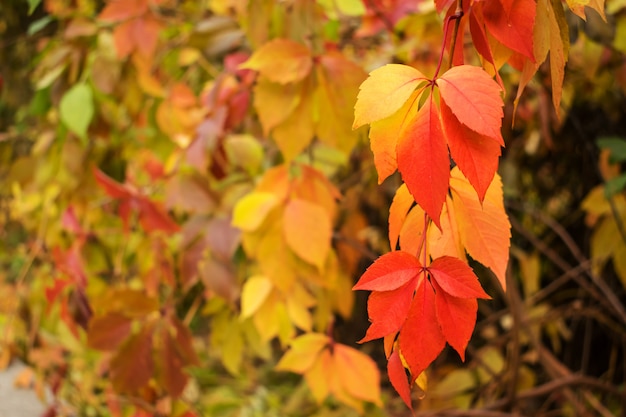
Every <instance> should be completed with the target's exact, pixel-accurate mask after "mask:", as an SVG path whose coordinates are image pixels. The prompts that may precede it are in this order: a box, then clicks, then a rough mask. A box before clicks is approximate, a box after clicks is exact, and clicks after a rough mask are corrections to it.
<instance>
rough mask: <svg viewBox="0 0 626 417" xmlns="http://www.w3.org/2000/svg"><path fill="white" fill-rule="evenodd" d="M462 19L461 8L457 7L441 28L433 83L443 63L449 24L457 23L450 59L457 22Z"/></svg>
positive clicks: (451, 52)
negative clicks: (440, 41)
mask: <svg viewBox="0 0 626 417" xmlns="http://www.w3.org/2000/svg"><path fill="white" fill-rule="evenodd" d="M462 17H463V8H462V7H459V6H458V5H457V8H456V10H455V11H454V14H453V15H451V16H448V17H447V18H446V21H445V23H444V26H443V42H442V43H441V53H440V54H439V62H438V63H437V69H436V70H435V75H433V81H434V80H436V79H437V76H438V75H439V71H440V70H441V64H442V63H443V54H444V52H445V50H446V41H447V40H448V32H449V31H450V22H451V21H453V20H455V21H456V23H457V24H456V25H455V26H454V38H453V41H454V42H453V44H452V46H451V47H450V59H452V56H453V54H454V44H455V43H456V34H457V32H458V30H459V25H458V22H459V21H460V20H461V18H462Z"/></svg>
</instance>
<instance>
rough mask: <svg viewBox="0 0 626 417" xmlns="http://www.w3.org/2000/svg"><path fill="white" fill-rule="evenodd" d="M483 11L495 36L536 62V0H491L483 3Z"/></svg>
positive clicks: (491, 32) (490, 30) (486, 22)
mask: <svg viewBox="0 0 626 417" xmlns="http://www.w3.org/2000/svg"><path fill="white" fill-rule="evenodd" d="M482 12H483V17H484V22H485V26H486V27H487V29H488V30H489V33H490V34H491V35H492V36H493V37H494V38H496V39H497V40H498V41H500V42H501V43H502V44H504V45H505V46H507V47H509V48H511V49H512V50H514V51H516V52H519V53H520V54H522V55H524V56H526V57H527V58H528V59H530V60H531V61H532V62H535V56H534V53H533V27H534V25H535V14H536V3H535V1H534V0H490V1H486V2H484V3H483V10H482Z"/></svg>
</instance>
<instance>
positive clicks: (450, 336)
mask: <svg viewBox="0 0 626 417" xmlns="http://www.w3.org/2000/svg"><path fill="white" fill-rule="evenodd" d="M468 268H469V267H468ZM435 288H436V290H437V295H436V296H435V305H436V310H437V320H438V322H439V324H440V326H441V331H442V333H443V335H444V337H445V338H446V340H447V342H448V343H449V344H450V346H452V347H453V348H454V350H456V351H457V352H458V354H459V356H460V357H461V360H463V361H464V360H465V348H466V347H467V344H468V342H469V340H470V338H471V337H472V332H473V331H474V326H475V325H476V312H477V311H478V303H477V301H476V299H475V298H458V297H454V296H453V295H450V294H449V293H447V292H446V291H445V290H443V289H442V288H441V287H440V286H439V285H438V283H435Z"/></svg>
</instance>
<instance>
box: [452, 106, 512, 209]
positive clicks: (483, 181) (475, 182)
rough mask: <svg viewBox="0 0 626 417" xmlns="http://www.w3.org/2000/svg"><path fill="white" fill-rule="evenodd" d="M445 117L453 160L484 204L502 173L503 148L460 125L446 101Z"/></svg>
mask: <svg viewBox="0 0 626 417" xmlns="http://www.w3.org/2000/svg"><path fill="white" fill-rule="evenodd" d="M441 117H442V120H443V127H444V131H445V135H446V139H447V140H448V147H449V148H450V154H451V155H452V159H454V162H456V164H457V165H458V167H459V169H460V170H461V171H462V172H463V174H465V176H466V177H467V179H468V180H469V182H470V184H472V186H473V187H474V189H475V190H476V192H477V193H478V198H479V199H480V201H483V199H484V198H485V193H486V192H487V188H489V185H490V184H491V181H492V180H493V176H494V175H495V173H496V170H497V169H498V159H499V157H500V145H499V144H498V143H496V142H495V141H493V139H491V138H489V137H487V136H484V135H481V134H479V133H477V132H474V131H473V130H471V129H469V128H468V127H467V126H465V125H463V124H462V123H461V122H459V120H458V119H457V118H456V116H454V114H453V113H452V111H451V110H450V108H449V107H448V106H447V105H446V103H444V102H443V101H442V102H441Z"/></svg>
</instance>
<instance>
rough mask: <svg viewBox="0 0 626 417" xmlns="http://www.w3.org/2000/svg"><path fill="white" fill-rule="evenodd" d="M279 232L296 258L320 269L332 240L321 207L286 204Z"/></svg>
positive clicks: (294, 202)
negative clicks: (282, 223)
mask: <svg viewBox="0 0 626 417" xmlns="http://www.w3.org/2000/svg"><path fill="white" fill-rule="evenodd" d="M283 231H284V234H285V240H286V241H287V245H289V247H290V248H291V250H293V251H294V253H295V254H296V255H298V256H299V257H300V258H302V259H304V260H305V261H306V262H309V263H311V264H313V265H315V266H317V267H318V268H319V269H322V267H323V266H324V263H325V262H326V256H327V255H328V252H329V251H330V240H331V237H332V224H331V221H330V217H329V216H328V213H327V212H326V210H324V208H323V207H321V206H320V205H318V204H313V203H311V202H309V201H306V200H302V199H298V198H293V199H291V200H289V202H288V203H287V206H286V207H285V216H284V228H283Z"/></svg>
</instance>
